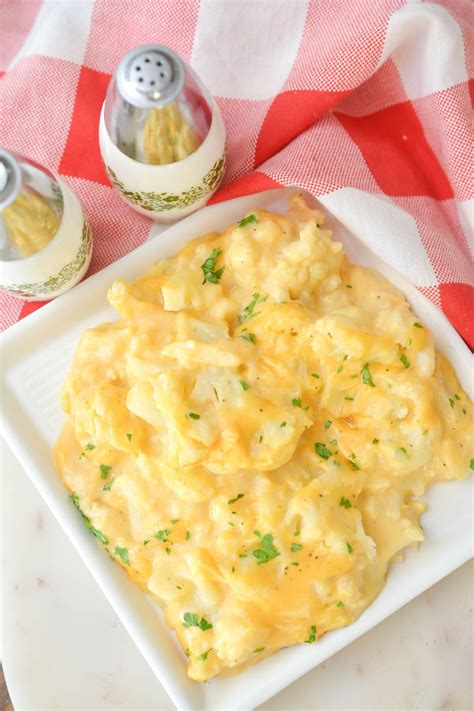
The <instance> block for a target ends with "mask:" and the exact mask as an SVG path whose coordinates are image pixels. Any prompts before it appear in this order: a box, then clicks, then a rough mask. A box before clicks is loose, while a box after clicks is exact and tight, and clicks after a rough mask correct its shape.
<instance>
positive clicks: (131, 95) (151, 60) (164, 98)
mask: <svg viewBox="0 0 474 711" xmlns="http://www.w3.org/2000/svg"><path fill="white" fill-rule="evenodd" d="M184 76H185V72H184V64H183V61H182V60H181V58H180V57H178V55H177V54H175V53H174V52H173V51H171V50H170V49H168V48H167V47H162V46H161V45H155V44H148V45H143V46H142V47H136V48H135V49H132V51H131V52H128V54H126V55H125V56H124V57H123V59H122V61H121V62H120V64H119V66H118V67H117V72H116V81H117V87H118V90H119V92H120V94H121V95H122V97H123V98H124V99H125V100H126V101H128V102H129V103H130V104H132V106H136V107H137V108H140V109H152V108H159V107H160V106H164V105H165V104H168V103H169V102H170V101H173V100H174V99H175V98H176V97H177V96H178V94H179V93H180V92H181V91H182V89H183V85H184Z"/></svg>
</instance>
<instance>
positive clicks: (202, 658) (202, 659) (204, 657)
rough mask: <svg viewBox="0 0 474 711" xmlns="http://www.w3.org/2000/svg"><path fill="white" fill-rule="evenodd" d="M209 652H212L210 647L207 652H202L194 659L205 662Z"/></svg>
mask: <svg viewBox="0 0 474 711" xmlns="http://www.w3.org/2000/svg"><path fill="white" fill-rule="evenodd" d="M209 652H212V647H211V648H210V649H208V650H207V652H203V653H202V654H200V655H199V657H196V659H199V660H200V661H205V660H206V659H207V655H208V654H209Z"/></svg>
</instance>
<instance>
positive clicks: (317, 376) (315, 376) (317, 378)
mask: <svg viewBox="0 0 474 711" xmlns="http://www.w3.org/2000/svg"><path fill="white" fill-rule="evenodd" d="M311 377H312V378H316V380H319V375H318V374H317V373H311Z"/></svg>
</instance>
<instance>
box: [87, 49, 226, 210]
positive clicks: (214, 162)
mask: <svg viewBox="0 0 474 711" xmlns="http://www.w3.org/2000/svg"><path fill="white" fill-rule="evenodd" d="M99 141H100V150H101V153H102V158H103V160H104V163H105V166H106V169H107V172H108V174H109V177H110V180H111V181H112V184H113V185H114V186H115V187H116V188H117V190H118V191H119V192H120V193H121V195H122V197H123V198H124V199H125V200H127V201H128V203H129V204H130V205H131V206H132V207H134V208H135V209H136V210H138V211H139V212H141V213H143V214H145V215H148V216H149V217H151V218H152V219H154V220H156V221H158V222H171V221H174V220H177V219H180V218H181V217H184V216H185V215H188V214H190V213H191V212H194V211H195V210H197V209H198V208H199V207H202V206H203V205H204V204H205V203H206V202H207V200H208V199H209V198H210V197H211V195H212V194H213V193H214V192H215V191H216V190H217V187H218V186H219V183H220V181H221V180H222V176H223V174H224V168H225V160H226V155H225V127H224V122H223V120H222V116H221V113H220V111H219V107H218V106H217V104H216V102H215V100H214V99H213V97H212V96H211V95H210V94H209V92H208V91H207V89H206V88H205V87H204V86H203V84H202V83H201V81H200V80H199V78H198V77H197V75H196V74H195V72H194V71H193V70H192V69H191V67H190V66H189V65H188V64H186V63H185V62H184V61H183V60H182V59H181V58H180V57H179V56H178V55H177V54H175V53H174V52H172V51H171V50H170V49H168V48H166V47H162V46H160V45H145V46H142V47H137V48H136V49H133V50H132V51H131V52H129V53H128V54H126V55H125V56H124V57H123V59H122V61H121V62H120V64H119V66H118V68H117V71H116V72H115V76H114V77H113V78H112V80H111V82H110V85H109V88H108V92H107V96H106V99H105V101H104V105H103V107H102V113H101V117H100V126H99Z"/></svg>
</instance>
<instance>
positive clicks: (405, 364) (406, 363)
mask: <svg viewBox="0 0 474 711" xmlns="http://www.w3.org/2000/svg"><path fill="white" fill-rule="evenodd" d="M400 360H401V362H402V363H403V367H404V368H409V367H410V361H409V360H408V358H407V357H406V355H405V354H404V353H402V354H401V356H400Z"/></svg>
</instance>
